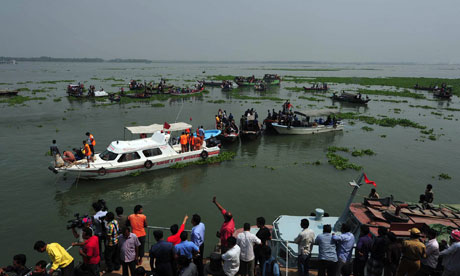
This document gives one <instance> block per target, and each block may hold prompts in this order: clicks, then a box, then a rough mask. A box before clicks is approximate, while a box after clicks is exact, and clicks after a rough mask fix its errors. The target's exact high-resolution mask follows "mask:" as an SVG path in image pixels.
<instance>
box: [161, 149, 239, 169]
mask: <svg viewBox="0 0 460 276" xmlns="http://www.w3.org/2000/svg"><path fill="white" fill-rule="evenodd" d="M235 155H236V153H235V152H233V151H221V152H220V153H219V155H218V156H215V157H209V158H207V159H206V160H198V161H195V162H190V163H176V164H174V165H172V166H171V167H170V168H173V169H180V168H185V167H188V166H191V165H204V164H215V163H220V162H223V161H229V160H232V159H233V158H234V157H235Z"/></svg>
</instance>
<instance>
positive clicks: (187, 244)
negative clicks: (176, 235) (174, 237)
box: [174, 232, 200, 260]
mask: <svg viewBox="0 0 460 276" xmlns="http://www.w3.org/2000/svg"><path fill="white" fill-rule="evenodd" d="M187 236H188V235H187V232H182V233H180V240H181V242H180V243H179V244H177V245H175V246H174V248H175V249H176V254H177V255H178V256H185V257H187V258H188V259H189V260H192V258H193V256H194V255H195V254H197V253H199V252H200V248H199V247H198V246H197V245H196V244H194V243H193V242H191V241H188V240H187Z"/></svg>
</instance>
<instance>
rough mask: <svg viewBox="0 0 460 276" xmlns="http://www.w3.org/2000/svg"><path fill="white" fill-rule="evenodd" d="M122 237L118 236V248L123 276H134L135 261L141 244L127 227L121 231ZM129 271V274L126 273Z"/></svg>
mask: <svg viewBox="0 0 460 276" xmlns="http://www.w3.org/2000/svg"><path fill="white" fill-rule="evenodd" d="M121 233H122V235H119V236H118V246H119V247H120V260H121V266H122V268H123V276H129V273H131V276H133V275H134V270H135V269H136V260H137V259H138V257H139V256H138V252H139V246H140V245H141V243H140V242H139V239H138V238H137V236H136V234H134V233H131V229H129V227H125V228H123V229H122V230H121ZM128 269H129V272H128Z"/></svg>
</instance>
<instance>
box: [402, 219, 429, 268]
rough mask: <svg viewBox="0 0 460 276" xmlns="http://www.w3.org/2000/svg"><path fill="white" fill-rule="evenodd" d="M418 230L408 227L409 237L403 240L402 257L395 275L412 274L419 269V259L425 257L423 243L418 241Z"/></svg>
mask: <svg viewBox="0 0 460 276" xmlns="http://www.w3.org/2000/svg"><path fill="white" fill-rule="evenodd" d="M419 238H420V230H418V229H417V228H415V227H414V228H412V229H410V239H409V240H405V241H403V245H402V258H401V263H400V264H399V267H398V272H397V273H396V275H397V276H404V275H406V274H407V275H408V276H413V275H415V274H416V273H417V271H418V270H419V269H420V260H421V259H422V258H426V253H425V250H426V249H425V245H424V244H423V243H422V242H420V240H419Z"/></svg>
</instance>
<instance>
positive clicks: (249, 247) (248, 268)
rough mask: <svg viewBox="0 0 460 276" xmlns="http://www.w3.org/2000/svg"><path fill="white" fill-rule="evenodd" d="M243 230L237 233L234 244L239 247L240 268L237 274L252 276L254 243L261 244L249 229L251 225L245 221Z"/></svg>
mask: <svg viewBox="0 0 460 276" xmlns="http://www.w3.org/2000/svg"><path fill="white" fill-rule="evenodd" d="M243 230H244V231H243V232H242V233H239V234H238V237H237V238H236V244H238V246H239V247H240V250H241V253H240V270H239V274H240V275H242V276H246V275H249V276H254V262H255V261H254V259H255V256H254V245H255V244H261V243H262V242H261V240H260V239H259V238H258V237H257V236H256V235H254V234H252V233H251V232H250V231H251V225H250V224H249V223H247V222H246V223H245V224H244V226H243Z"/></svg>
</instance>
